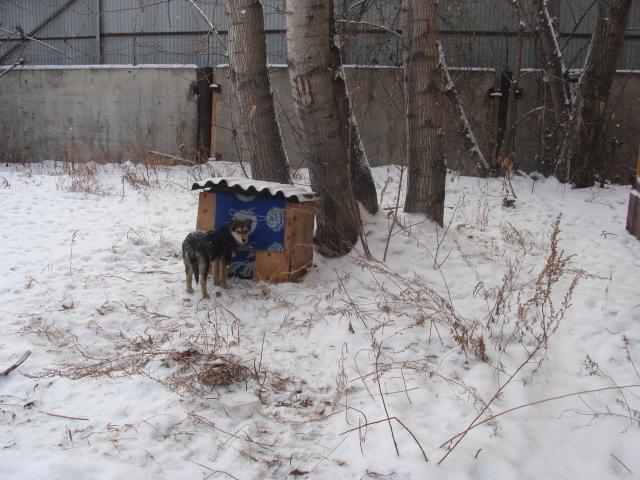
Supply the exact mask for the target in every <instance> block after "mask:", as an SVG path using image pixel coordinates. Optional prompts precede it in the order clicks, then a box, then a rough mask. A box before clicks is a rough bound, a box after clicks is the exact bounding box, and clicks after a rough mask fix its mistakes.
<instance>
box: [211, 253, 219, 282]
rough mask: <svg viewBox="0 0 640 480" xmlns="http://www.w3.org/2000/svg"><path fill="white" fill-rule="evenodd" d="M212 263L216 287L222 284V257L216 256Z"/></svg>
mask: <svg viewBox="0 0 640 480" xmlns="http://www.w3.org/2000/svg"><path fill="white" fill-rule="evenodd" d="M211 263H212V272H213V284H214V285H215V286H216V287H219V286H220V259H219V258H216V259H215V260H214V261H213V262H211Z"/></svg>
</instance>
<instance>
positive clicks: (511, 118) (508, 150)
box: [498, 0, 525, 175]
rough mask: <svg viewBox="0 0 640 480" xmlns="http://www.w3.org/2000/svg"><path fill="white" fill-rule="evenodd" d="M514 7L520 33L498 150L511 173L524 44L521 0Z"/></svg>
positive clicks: (504, 165) (501, 163)
mask: <svg viewBox="0 0 640 480" xmlns="http://www.w3.org/2000/svg"><path fill="white" fill-rule="evenodd" d="M511 1H512V5H513V8H514V10H515V13H516V18H517V19H518V35H517V37H516V50H515V55H514V60H513V73H512V76H511V83H510V85H509V96H508V99H507V121H506V126H505V132H504V138H503V140H502V145H501V146H500V151H499V152H498V163H499V165H500V167H501V168H502V169H504V171H505V174H506V175H509V173H510V172H511V171H512V170H513V168H514V162H515V158H514V150H515V135H516V112H517V106H516V100H517V98H516V93H517V91H518V85H519V83H520V73H521V70H522V49H523V46H524V28H525V23H524V9H523V8H522V1H521V0H511Z"/></svg>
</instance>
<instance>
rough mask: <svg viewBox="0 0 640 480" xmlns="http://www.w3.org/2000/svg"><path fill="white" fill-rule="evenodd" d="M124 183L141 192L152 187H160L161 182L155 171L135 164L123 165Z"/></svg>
mask: <svg viewBox="0 0 640 480" xmlns="http://www.w3.org/2000/svg"><path fill="white" fill-rule="evenodd" d="M122 181H123V182H124V183H127V184H128V185H129V186H131V188H133V189H134V190H136V191H138V192H141V191H144V190H147V189H149V188H152V187H159V186H160V181H159V180H158V174H157V172H156V171H155V170H154V169H149V168H148V167H142V168H140V166H138V165H133V164H127V163H125V164H123V165H122Z"/></svg>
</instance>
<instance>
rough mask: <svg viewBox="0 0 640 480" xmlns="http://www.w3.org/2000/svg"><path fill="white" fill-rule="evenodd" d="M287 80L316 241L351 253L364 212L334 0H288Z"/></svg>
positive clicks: (331, 250)
mask: <svg viewBox="0 0 640 480" xmlns="http://www.w3.org/2000/svg"><path fill="white" fill-rule="evenodd" d="M286 6H287V13H286V16H287V54H288V58H287V61H288V64H289V79H290V81H291V88H292V92H293V99H294V103H295V105H296V112H297V116H298V119H299V121H300V125H301V130H302V134H303V139H304V148H305V155H306V162H307V165H308V166H309V175H310V178H311V187H312V188H313V189H314V190H315V191H316V192H317V193H318V194H319V195H320V199H321V200H320V208H319V211H318V216H317V230H316V237H315V241H316V243H317V244H318V245H319V247H320V249H321V252H322V253H325V254H328V255H343V254H345V253H348V252H349V250H351V248H352V247H353V245H354V244H355V242H356V240H357V238H358V232H359V229H360V213H359V210H358V207H357V203H356V196H355V191H354V188H353V182H352V174H351V169H350V167H349V160H350V159H349V157H350V154H349V137H350V129H345V128H344V123H343V120H342V115H344V114H346V113H348V112H345V111H344V109H345V105H344V99H343V98H340V96H339V94H338V91H337V89H339V88H342V86H343V85H344V79H342V82H338V83H337V82H336V76H338V77H340V76H341V75H342V74H343V73H342V71H341V65H340V63H339V62H338V60H339V58H340V55H339V53H338V54H336V52H335V49H337V48H338V47H337V46H336V45H335V43H334V38H333V33H334V32H333V31H332V28H331V25H333V15H334V12H333V3H332V0H287V3H286Z"/></svg>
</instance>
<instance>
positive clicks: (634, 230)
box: [627, 146, 640, 240]
mask: <svg viewBox="0 0 640 480" xmlns="http://www.w3.org/2000/svg"><path fill="white" fill-rule="evenodd" d="M627 230H628V231H629V233H631V234H632V235H635V237H636V238H637V239H638V240H640V146H638V154H637V158H636V178H635V187H634V189H633V190H631V193H630V194H629V210H628V211H627Z"/></svg>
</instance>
